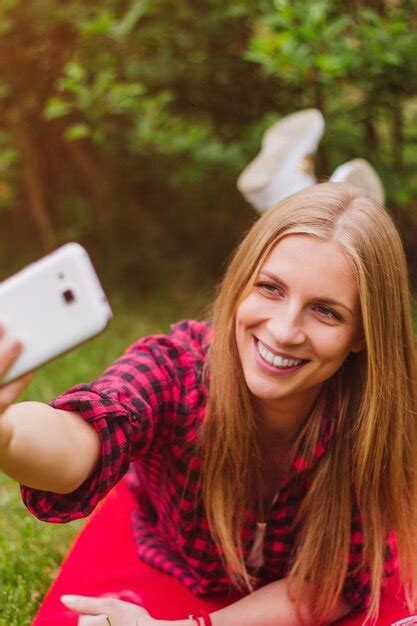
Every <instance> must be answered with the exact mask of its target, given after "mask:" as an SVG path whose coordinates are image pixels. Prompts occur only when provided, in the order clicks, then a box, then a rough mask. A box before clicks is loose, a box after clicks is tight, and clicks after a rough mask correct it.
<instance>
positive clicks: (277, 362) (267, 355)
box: [257, 341, 302, 368]
mask: <svg viewBox="0 0 417 626" xmlns="http://www.w3.org/2000/svg"><path fill="white" fill-rule="evenodd" d="M257 347H258V352H259V354H260V355H261V357H262V358H263V359H264V360H265V361H267V362H268V363H270V364H271V365H273V366H274V367H281V368H283V367H295V366H296V365H299V364H300V363H302V359H283V358H282V357H280V356H276V355H275V354H273V353H272V352H270V351H269V350H267V349H266V348H265V346H264V345H263V344H262V343H261V342H260V341H258V342H257Z"/></svg>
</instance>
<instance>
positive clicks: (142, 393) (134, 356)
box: [21, 335, 190, 523]
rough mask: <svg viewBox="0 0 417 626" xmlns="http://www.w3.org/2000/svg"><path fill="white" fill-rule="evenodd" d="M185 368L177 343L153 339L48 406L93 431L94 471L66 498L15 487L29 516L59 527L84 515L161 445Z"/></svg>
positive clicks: (184, 354)
mask: <svg viewBox="0 0 417 626" xmlns="http://www.w3.org/2000/svg"><path fill="white" fill-rule="evenodd" d="M189 364H190V358H189V355H188V354H187V351H186V350H184V347H183V346H182V344H181V342H178V341H175V338H172V337H170V336H169V335H154V336H153V337H148V338H145V339H143V340H141V341H139V342H136V343H135V344H133V345H132V346H131V347H130V348H128V350H127V351H126V352H125V354H124V355H123V356H121V357H120V358H119V359H118V360H117V361H115V362H114V363H113V364H112V365H111V366H110V367H109V368H108V369H107V370H106V371H105V372H104V373H103V374H102V375H101V376H100V377H99V378H98V379H97V380H95V381H94V382H93V383H91V384H81V385H77V386H75V387H73V388H72V389H70V390H69V391H67V392H65V393H63V394H62V395H61V396H59V397H58V398H56V399H55V400H53V401H52V402H50V406H52V407H54V408H57V409H62V410H67V411H75V412H77V413H79V414H80V416H81V417H82V418H83V419H85V420H86V421H87V422H88V423H89V424H91V426H92V427H93V428H95V430H96V431H97V433H98V434H99V436H100V440H101V458H100V462H99V464H98V467H97V469H96V471H95V472H94V473H93V474H92V475H91V476H90V477H89V478H88V479H87V480H86V481H85V482H84V483H83V484H82V485H81V486H80V487H79V488H78V489H76V490H75V491H74V492H72V493H69V494H56V493H52V492H47V491H41V490H37V489H32V488H28V487H25V486H21V493H22V498H23V501H24V503H25V505H26V507H27V508H28V509H29V511H31V513H33V514H34V515H35V516H36V517H38V518H39V519H42V520H44V521H48V522H60V523H62V522H69V521H71V520H74V519H78V518H81V517H85V516H86V515H89V514H90V513H91V511H92V510H93V509H94V507H95V506H96V505H97V503H98V502H99V501H100V500H101V499H102V498H103V497H104V496H105V495H106V493H108V491H109V490H110V489H111V488H112V487H113V486H114V485H115V484H116V483H117V482H118V481H119V480H120V478H121V477H122V476H123V475H124V474H125V472H126V471H127V469H128V467H129V463H130V462H131V461H133V460H135V459H138V458H139V457H141V456H142V455H144V454H146V453H147V451H149V449H150V447H151V446H152V445H153V444H154V441H155V440H157V442H158V443H159V442H160V440H161V439H162V440H163V441H164V442H165V443H166V441H167V438H169V436H170V432H171V431H172V422H173V416H174V414H175V408H176V404H177V403H178V401H179V399H180V397H181V385H182V383H181V377H180V372H181V371H182V370H184V368H187V366H189ZM57 419H59V416H58V417H57ZM63 436H65V433H63Z"/></svg>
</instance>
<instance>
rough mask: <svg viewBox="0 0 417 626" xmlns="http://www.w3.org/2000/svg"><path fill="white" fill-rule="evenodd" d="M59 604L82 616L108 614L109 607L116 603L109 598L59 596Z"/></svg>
mask: <svg viewBox="0 0 417 626" xmlns="http://www.w3.org/2000/svg"><path fill="white" fill-rule="evenodd" d="M61 602H62V604H65V606H67V607H68V608H69V609H72V610H73V611H78V613H82V614H84V615H103V614H106V613H108V612H109V610H108V609H109V607H110V606H111V605H112V603H113V602H116V601H115V600H112V599H111V598H91V597H89V596H69V595H65V596H61Z"/></svg>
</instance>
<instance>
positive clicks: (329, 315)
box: [315, 305, 340, 321]
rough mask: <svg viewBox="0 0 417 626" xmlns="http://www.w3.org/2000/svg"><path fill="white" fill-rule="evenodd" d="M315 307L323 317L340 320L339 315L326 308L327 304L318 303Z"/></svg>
mask: <svg viewBox="0 0 417 626" xmlns="http://www.w3.org/2000/svg"><path fill="white" fill-rule="evenodd" d="M315 308H316V310H317V311H318V312H319V313H320V315H322V316H323V317H327V318H328V319H333V320H338V321H340V316H339V315H338V314H337V313H335V312H334V311H332V309H328V308H327V306H322V305H318V306H316V307H315Z"/></svg>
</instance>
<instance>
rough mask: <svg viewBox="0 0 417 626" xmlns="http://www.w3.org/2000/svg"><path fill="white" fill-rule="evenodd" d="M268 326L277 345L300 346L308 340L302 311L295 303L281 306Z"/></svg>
mask: <svg viewBox="0 0 417 626" xmlns="http://www.w3.org/2000/svg"><path fill="white" fill-rule="evenodd" d="M267 327H268V330H269V332H270V333H271V337H273V339H274V340H275V344H276V346H277V347H278V346H280V347H284V346H289V345H293V346H299V345H302V344H303V343H304V342H305V340H306V333H305V329H304V328H303V321H302V311H300V309H299V307H298V306H297V305H296V304H295V303H294V304H293V305H290V304H289V305H288V306H282V307H279V310H277V311H275V313H274V315H273V316H271V317H270V319H269V321H268V323H267Z"/></svg>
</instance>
